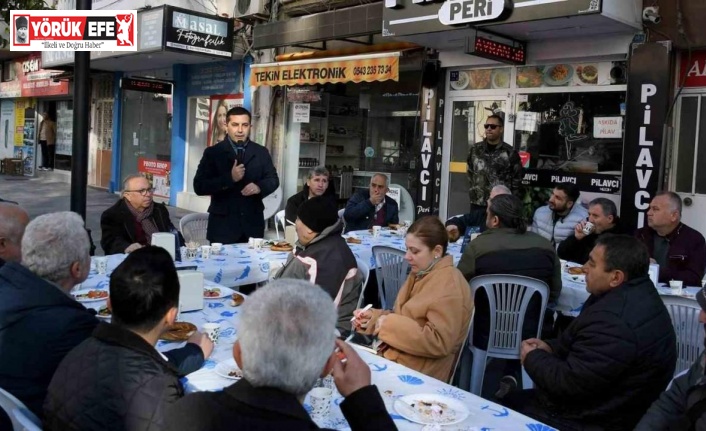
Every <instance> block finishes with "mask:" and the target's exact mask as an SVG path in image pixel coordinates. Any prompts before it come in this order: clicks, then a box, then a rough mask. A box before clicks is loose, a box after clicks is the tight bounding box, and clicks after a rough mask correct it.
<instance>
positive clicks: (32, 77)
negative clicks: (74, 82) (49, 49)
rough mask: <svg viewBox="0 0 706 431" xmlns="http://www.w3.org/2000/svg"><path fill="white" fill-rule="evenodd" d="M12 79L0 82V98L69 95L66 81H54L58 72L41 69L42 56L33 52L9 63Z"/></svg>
mask: <svg viewBox="0 0 706 431" xmlns="http://www.w3.org/2000/svg"><path fill="white" fill-rule="evenodd" d="M9 65H10V66H9V67H11V68H12V69H11V76H13V79H12V80H11V81H7V82H0V98H11V97H12V98H14V97H42V96H63V95H67V94H69V83H68V81H56V82H55V81H54V80H53V79H52V76H53V75H57V74H59V73H61V72H60V71H58V70H44V69H42V55H41V53H38V52H35V53H32V54H30V55H28V56H26V57H20V58H18V59H16V60H13V61H11V62H9Z"/></svg>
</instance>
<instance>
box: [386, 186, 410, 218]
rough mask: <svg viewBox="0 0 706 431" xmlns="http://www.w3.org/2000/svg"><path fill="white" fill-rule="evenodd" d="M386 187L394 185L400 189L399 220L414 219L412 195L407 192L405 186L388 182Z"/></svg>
mask: <svg viewBox="0 0 706 431" xmlns="http://www.w3.org/2000/svg"><path fill="white" fill-rule="evenodd" d="M388 187H390V188H392V187H396V188H398V189H400V205H399V206H400V208H399V209H400V212H399V221H400V223H401V222H403V221H405V220H409V221H414V214H415V209H414V208H415V207H414V200H413V199H412V195H410V194H409V192H408V191H407V189H406V188H404V187H402V186H401V185H399V184H388Z"/></svg>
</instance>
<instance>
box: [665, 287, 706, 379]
mask: <svg viewBox="0 0 706 431" xmlns="http://www.w3.org/2000/svg"><path fill="white" fill-rule="evenodd" d="M662 301H663V302H664V306H665V307H667V311H668V312H669V317H671V318H672V325H674V333H675V334H676V336H677V366H676V368H675V369H674V375H675V376H676V375H677V374H679V373H681V372H682V371H684V370H686V369H688V368H689V367H691V366H692V365H693V364H694V362H695V361H696V360H697V359H698V357H699V355H700V354H701V351H702V350H703V347H704V346H703V344H704V326H703V324H701V323H700V322H699V312H700V311H701V307H700V306H699V304H698V303H697V302H696V301H694V300H693V299H688V298H682V297H680V296H667V295H664V296H662Z"/></svg>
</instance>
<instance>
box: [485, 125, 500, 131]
mask: <svg viewBox="0 0 706 431" xmlns="http://www.w3.org/2000/svg"><path fill="white" fill-rule="evenodd" d="M483 127H485V128H486V129H490V130H495V129H497V128H498V127H500V125H498V124H484V125H483Z"/></svg>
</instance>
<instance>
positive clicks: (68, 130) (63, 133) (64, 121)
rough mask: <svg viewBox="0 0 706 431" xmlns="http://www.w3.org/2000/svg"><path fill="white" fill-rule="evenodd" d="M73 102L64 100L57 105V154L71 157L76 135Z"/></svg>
mask: <svg viewBox="0 0 706 431" xmlns="http://www.w3.org/2000/svg"><path fill="white" fill-rule="evenodd" d="M73 118H74V110H73V102H72V101H69V100H64V101H60V102H57V104H56V154H61V155H63V156H70V155H71V151H72V150H73V148H72V147H73V139H72V138H73V134H74V122H73Z"/></svg>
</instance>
